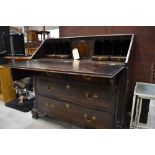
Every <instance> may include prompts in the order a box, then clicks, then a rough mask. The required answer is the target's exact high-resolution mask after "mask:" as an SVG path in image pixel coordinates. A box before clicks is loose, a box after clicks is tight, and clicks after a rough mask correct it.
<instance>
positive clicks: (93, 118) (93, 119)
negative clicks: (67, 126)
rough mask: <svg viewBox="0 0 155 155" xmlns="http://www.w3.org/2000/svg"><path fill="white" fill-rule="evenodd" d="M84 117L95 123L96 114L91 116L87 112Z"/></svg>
mask: <svg viewBox="0 0 155 155" xmlns="http://www.w3.org/2000/svg"><path fill="white" fill-rule="evenodd" d="M84 118H85V119H86V121H87V122H89V123H93V122H94V121H95V120H96V117H95V116H91V117H89V116H88V115H87V114H84Z"/></svg>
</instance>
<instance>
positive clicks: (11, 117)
mask: <svg viewBox="0 0 155 155" xmlns="http://www.w3.org/2000/svg"><path fill="white" fill-rule="evenodd" d="M66 128H67V129H77V128H79V127H77V126H74V125H72V124H69V123H66V122H63V121H58V120H54V119H51V118H50V119H49V118H39V119H33V118H32V115H31V112H21V111H18V110H15V109H12V108H9V107H7V106H5V104H4V103H3V102H2V101H0V129H66Z"/></svg>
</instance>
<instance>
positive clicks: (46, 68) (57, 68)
mask: <svg viewBox="0 0 155 155" xmlns="http://www.w3.org/2000/svg"><path fill="white" fill-rule="evenodd" d="M8 66H9V67H11V68H16V69H24V70H34V71H42V72H53V73H65V74H78V75H90V76H97V77H107V78H112V77H114V76H115V75H116V74H117V73H119V72H120V71H121V70H122V69H123V68H124V63H118V62H108V61H107V62H98V61H92V60H74V61H73V60H72V59H63V60H61V59H46V58H42V59H33V60H31V61H26V62H18V63H14V64H9V65H8Z"/></svg>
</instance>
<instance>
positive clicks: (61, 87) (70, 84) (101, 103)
mask: <svg viewBox="0 0 155 155" xmlns="http://www.w3.org/2000/svg"><path fill="white" fill-rule="evenodd" d="M36 92H37V93H38V94H40V95H45V96H49V97H55V98H57V99H62V100H65V101H69V102H73V103H78V104H81V105H87V106H89V107H96V108H104V109H106V110H107V111H111V112H112V111H114V108H115V102H114V100H115V91H113V90H111V89H109V88H107V87H105V86H104V85H102V84H98V85H96V84H87V83H82V82H81V81H80V82H74V81H69V80H55V79H52V78H41V77H37V78H36Z"/></svg>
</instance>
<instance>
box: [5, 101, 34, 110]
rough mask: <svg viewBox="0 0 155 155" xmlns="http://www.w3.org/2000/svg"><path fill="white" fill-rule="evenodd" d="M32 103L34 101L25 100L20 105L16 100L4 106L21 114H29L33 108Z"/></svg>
mask: <svg viewBox="0 0 155 155" xmlns="http://www.w3.org/2000/svg"><path fill="white" fill-rule="evenodd" d="M33 101H34V100H27V101H23V102H22V103H20V102H19V101H18V100H14V101H12V102H10V103H7V104H6V106H7V107H10V108H13V109H16V110H19V111H22V112H29V111H30V110H32V108H33Z"/></svg>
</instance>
